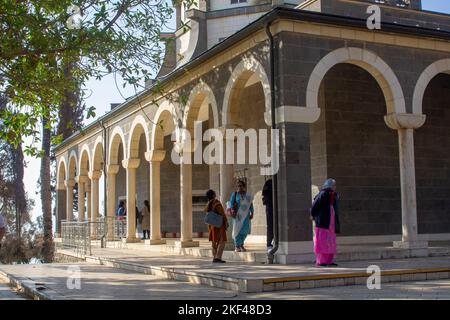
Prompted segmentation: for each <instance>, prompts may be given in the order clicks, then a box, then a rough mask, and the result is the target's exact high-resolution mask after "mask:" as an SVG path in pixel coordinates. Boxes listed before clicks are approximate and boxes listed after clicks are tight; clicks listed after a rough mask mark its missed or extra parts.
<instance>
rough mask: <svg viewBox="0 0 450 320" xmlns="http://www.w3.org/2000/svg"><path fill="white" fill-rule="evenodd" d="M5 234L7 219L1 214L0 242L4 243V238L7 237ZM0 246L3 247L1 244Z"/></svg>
mask: <svg viewBox="0 0 450 320" xmlns="http://www.w3.org/2000/svg"><path fill="white" fill-rule="evenodd" d="M5 233H6V224H5V219H4V218H3V216H2V215H1V214H0V242H1V241H2V239H3V237H4V236H5ZM0 246H1V243H0Z"/></svg>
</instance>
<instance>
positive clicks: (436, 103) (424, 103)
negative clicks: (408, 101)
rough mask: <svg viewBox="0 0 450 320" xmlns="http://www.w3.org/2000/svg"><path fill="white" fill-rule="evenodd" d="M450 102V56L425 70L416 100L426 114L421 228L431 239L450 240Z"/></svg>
mask: <svg viewBox="0 0 450 320" xmlns="http://www.w3.org/2000/svg"><path fill="white" fill-rule="evenodd" d="M449 101H450V59H444V60H440V61H437V62H435V63H433V64H431V65H430V66H429V67H427V68H426V70H424V72H423V73H422V75H421V77H420V78H419V80H418V83H417V85H416V90H415V94H414V101H413V107H414V112H415V113H418V114H422V113H423V114H424V115H426V121H425V124H424V125H423V126H422V127H420V128H419V129H417V130H416V131H415V133H414V149H415V164H416V186H417V218H418V231H419V234H426V236H425V237H426V238H428V239H430V240H441V239H442V240H444V239H445V240H448V239H449V235H448V234H449V233H450V197H449V195H450V157H449V150H450V134H449V132H448V128H449V123H450V104H449ZM445 234H446V235H445Z"/></svg>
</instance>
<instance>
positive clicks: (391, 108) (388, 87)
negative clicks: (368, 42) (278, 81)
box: [306, 47, 406, 114]
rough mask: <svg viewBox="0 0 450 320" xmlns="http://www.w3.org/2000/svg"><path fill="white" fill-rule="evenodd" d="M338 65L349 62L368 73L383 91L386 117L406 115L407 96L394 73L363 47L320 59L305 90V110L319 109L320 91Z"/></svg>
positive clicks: (334, 53)
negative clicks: (325, 80)
mask: <svg viewBox="0 0 450 320" xmlns="http://www.w3.org/2000/svg"><path fill="white" fill-rule="evenodd" d="M339 63H349V64H353V65H356V66H358V67H361V68H362V69H364V70H366V71H367V72H369V73H370V74H371V75H372V76H373V77H374V78H375V80H376V81H377V83H378V85H379V86H380V88H381V90H382V91H383V94H384V97H385V100H386V106H387V114H389V113H406V107H405V105H406V104H405V97H404V95H403V90H402V87H401V85H400V82H399V81H398V79H397V76H396V75H395V73H394V71H393V70H392V69H391V67H389V65H388V64H387V63H386V62H384V61H383V59H381V58H380V57H379V56H377V55H376V54H374V53H373V52H371V51H368V50H365V49H361V48H353V47H350V48H340V49H337V50H334V51H332V52H330V53H329V54H327V55H326V56H325V57H323V58H322V60H320V61H319V62H318V63H317V65H316V67H315V68H314V70H313V71H312V73H311V76H310V77H309V81H308V87H307V89H306V107H307V108H319V102H318V99H319V89H320V84H321V83H322V80H323V78H324V77H325V75H326V74H327V72H328V71H329V70H330V69H331V68H332V67H334V66H335V65H337V64H339Z"/></svg>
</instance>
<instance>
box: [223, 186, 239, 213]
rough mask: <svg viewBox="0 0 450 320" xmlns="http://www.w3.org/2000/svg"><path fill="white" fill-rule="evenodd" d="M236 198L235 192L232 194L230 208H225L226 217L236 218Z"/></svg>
mask: <svg viewBox="0 0 450 320" xmlns="http://www.w3.org/2000/svg"><path fill="white" fill-rule="evenodd" d="M236 196H237V192H235V193H234V203H233V205H232V206H231V208H227V210H226V211H225V213H226V215H227V216H229V217H232V218H236V215H237V208H236V206H237V203H236Z"/></svg>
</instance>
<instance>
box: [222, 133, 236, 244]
mask: <svg viewBox="0 0 450 320" xmlns="http://www.w3.org/2000/svg"><path fill="white" fill-rule="evenodd" d="M226 129H236V127H235V126H233V125H228V126H227V127H221V128H220V130H221V131H222V134H223V138H224V140H223V141H224V144H223V146H222V148H223V149H222V150H223V154H222V157H221V158H222V164H221V165H220V169H219V171H220V176H219V177H220V181H219V185H220V190H219V199H220V202H222V205H223V207H224V209H225V210H226V209H227V201H229V200H230V197H231V193H232V192H233V191H235V190H236V182H235V179H234V165H233V164H226V163H227V161H226V149H227V144H230V146H231V145H232V146H233V148H234V147H235V146H234V138H233V139H232V141H230V140H227V135H226ZM228 225H229V227H228V229H227V243H226V245H225V250H234V241H233V237H232V233H233V228H232V218H231V217H228Z"/></svg>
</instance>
